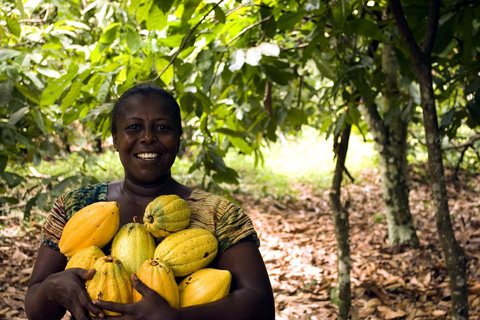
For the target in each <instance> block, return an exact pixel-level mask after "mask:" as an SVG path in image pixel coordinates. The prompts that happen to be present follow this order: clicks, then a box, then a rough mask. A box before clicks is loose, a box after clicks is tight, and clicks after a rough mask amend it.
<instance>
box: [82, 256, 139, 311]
mask: <svg viewBox="0 0 480 320" xmlns="http://www.w3.org/2000/svg"><path fill="white" fill-rule="evenodd" d="M94 269H95V270H96V272H95V275H94V276H93V278H92V279H90V280H87V282H86V286H87V292H88V294H89V296H90V298H91V299H92V300H102V301H111V302H117V303H132V288H133V287H132V283H131V281H130V275H129V274H128V273H127V271H126V270H125V268H124V267H123V264H122V262H121V261H120V260H119V259H117V258H115V257H113V256H111V255H108V256H105V257H102V258H100V259H98V260H97V262H95V265H94ZM103 311H104V312H105V314H106V315H109V316H119V315H121V314H120V313H118V312H112V311H109V310H103Z"/></svg>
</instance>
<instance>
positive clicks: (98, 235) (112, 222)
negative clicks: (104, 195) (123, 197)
mask: <svg viewBox="0 0 480 320" xmlns="http://www.w3.org/2000/svg"><path fill="white" fill-rule="evenodd" d="M119 226H120V211H119V206H118V203H117V202H115V201H109V202H103V201H102V202H95V203H92V204H91V205H88V206H86V207H84V208H82V209H80V210H79V211H77V212H76V213H75V214H74V215H73V217H72V218H70V220H68V221H67V223H66V224H65V227H64V228H63V232H62V236H61V238H60V242H59V243H58V247H59V248H60V252H61V253H63V254H64V255H65V256H67V257H71V256H73V255H74V254H75V253H76V252H77V251H78V250H80V249H83V248H86V247H90V246H97V247H99V248H100V249H102V248H103V247H104V246H105V245H106V244H107V243H108V242H110V240H112V238H113V237H114V236H115V234H116V233H117V231H118V228H119Z"/></svg>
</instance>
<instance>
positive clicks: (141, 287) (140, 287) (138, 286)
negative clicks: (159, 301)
mask: <svg viewBox="0 0 480 320" xmlns="http://www.w3.org/2000/svg"><path fill="white" fill-rule="evenodd" d="M131 278H132V285H133V287H134V288H135V290H137V291H138V293H140V294H141V295H142V297H143V296H144V295H145V294H146V293H147V292H149V291H151V290H152V289H150V288H149V287H148V286H146V285H145V283H143V282H142V280H140V279H139V278H138V276H137V275H136V274H135V273H133V274H132V277H131Z"/></svg>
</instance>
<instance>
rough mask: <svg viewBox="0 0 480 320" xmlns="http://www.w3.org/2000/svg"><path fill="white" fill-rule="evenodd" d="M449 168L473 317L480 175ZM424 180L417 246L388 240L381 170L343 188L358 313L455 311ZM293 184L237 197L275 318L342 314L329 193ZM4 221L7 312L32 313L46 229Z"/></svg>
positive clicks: (394, 316) (2, 276) (0, 306)
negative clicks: (29, 305)
mask: <svg viewBox="0 0 480 320" xmlns="http://www.w3.org/2000/svg"><path fill="white" fill-rule="evenodd" d="M446 175H447V191H448V196H449V209H450V213H451V216H452V224H453V227H454V230H455V235H456V237H457V239H458V241H459V242H460V244H461V245H462V247H463V248H464V250H465V254H466V259H467V276H468V293H469V319H472V320H480V263H479V261H480V202H479V201H478V199H480V175H472V174H467V173H462V174H461V175H460V176H459V179H458V180H453V179H448V177H449V176H451V174H450V175H449V174H448V172H447V174H446ZM425 180H426V178H425V177H421V176H419V175H418V174H416V173H415V172H413V173H412V174H411V180H410V208H411V212H412V215H413V218H414V223H415V226H416V228H417V235H418V237H419V240H420V248H419V249H409V248H404V247H395V248H393V247H390V246H389V245H388V235H387V224H386V219H385V218H384V208H383V203H382V191H381V182H380V177H379V174H378V172H377V171H376V170H374V169H371V170H365V171H364V172H363V173H362V174H361V176H360V177H359V178H358V182H356V183H355V184H348V185H345V186H344V187H343V189H342V201H344V202H345V201H346V202H348V213H349V220H350V248H351V255H350V257H351V263H352V270H351V283H352V314H351V319H366V320H377V319H385V320H387V319H388V320H403V319H405V320H413V319H418V320H430V319H432V320H433V319H435V320H437V319H438V320H441V319H450V318H451V315H450V292H449V278H448V275H447V271H446V269H445V263H444V260H443V253H442V249H441V247H440V244H439V240H438V235H437V232H436V224H435V217H434V213H433V208H432V196H431V191H430V188H429V186H428V185H427V183H426V182H425ZM296 188H297V189H298V190H299V191H298V192H297V193H296V195H295V196H291V197H285V198H284V199H282V201H279V200H276V199H273V198H269V197H264V198H259V197H256V196H253V195H251V194H236V195H235V197H236V199H237V201H238V202H239V203H240V204H241V206H242V207H243V208H244V209H245V211H246V212H247V213H248V214H249V216H250V217H251V218H252V221H253V223H254V226H255V228H256V230H257V231H258V234H259V237H260V240H261V247H260V251H261V253H262V256H263V258H264V260H265V263H266V266H267V270H268V272H269V276H270V281H271V283H272V287H273V291H274V296H275V304H276V319H278V320H284V319H285V320H286V319H309V320H320V319H321V320H327V319H337V310H338V308H337V306H336V305H335V303H334V302H335V301H336V297H335V294H336V290H335V286H336V278H337V267H336V260H337V259H336V240H335V233H334V226H333V220H332V215H331V210H330V207H329V205H328V191H322V192H319V191H318V190H312V189H311V188H308V187H305V186H297V187H296ZM0 218H2V223H3V225H4V227H3V229H0V261H1V262H0V263H1V269H0V270H1V271H0V297H1V299H0V318H1V319H11V320H25V319H26V315H25V311H24V307H23V301H24V297H25V293H26V290H27V285H28V280H29V277H30V274H31V272H32V266H33V262H34V258H35V254H36V250H37V247H38V245H39V240H40V229H41V226H40V225H39V224H38V223H34V222H32V223H31V224H30V225H24V223H23V222H22V221H21V220H20V219H18V218H15V217H0ZM64 319H69V316H68V315H66V316H65V317H64Z"/></svg>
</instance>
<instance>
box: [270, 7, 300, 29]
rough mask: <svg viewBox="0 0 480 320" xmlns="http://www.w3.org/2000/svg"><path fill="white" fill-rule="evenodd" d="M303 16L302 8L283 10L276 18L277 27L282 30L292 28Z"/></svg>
mask: <svg viewBox="0 0 480 320" xmlns="http://www.w3.org/2000/svg"><path fill="white" fill-rule="evenodd" d="M304 17H305V11H304V10H298V11H290V12H285V13H283V14H282V15H281V16H280V17H279V18H278V19H277V24H276V25H277V28H278V29H279V30H283V31H285V30H290V29H293V28H294V27H295V26H296V25H297V24H298V23H300V22H301V21H302V19H303V18H304Z"/></svg>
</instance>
